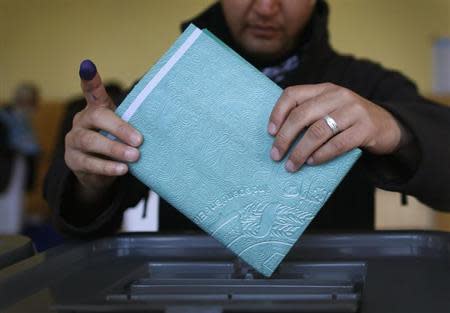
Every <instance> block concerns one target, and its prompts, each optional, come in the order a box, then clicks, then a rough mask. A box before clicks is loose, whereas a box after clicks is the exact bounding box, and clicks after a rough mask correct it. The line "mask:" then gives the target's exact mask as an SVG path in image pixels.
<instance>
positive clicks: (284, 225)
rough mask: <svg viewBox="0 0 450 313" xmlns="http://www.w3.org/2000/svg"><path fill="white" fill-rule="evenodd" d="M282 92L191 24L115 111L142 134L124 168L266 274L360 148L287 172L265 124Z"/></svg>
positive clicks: (214, 39)
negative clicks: (134, 156)
mask: <svg viewBox="0 0 450 313" xmlns="http://www.w3.org/2000/svg"><path fill="white" fill-rule="evenodd" d="M281 92H282V90H281V89H280V88H279V87H278V86H277V85H276V84H275V83H273V82H272V81H271V80H270V79H268V78H267V77H266V76H264V74H262V73H261V72H260V71H258V70H257V69H256V68H255V67H253V66H252V65H251V64H249V63H248V62H247V61H245V60H244V59H243V58H242V57H240V56H239V55H238V54H237V53H235V52H234V51H233V50H232V49H230V48H229V47H227V46H226V45H225V44H224V43H222V42H221V41H220V40H219V39H217V38H216V37H214V35H212V34H211V33H209V32H208V31H207V30H200V29H198V28H197V27H195V26H194V25H190V26H189V27H188V28H187V29H186V31H185V32H184V33H183V34H182V35H181V36H180V37H179V38H178V39H177V40H176V41H175V43H174V44H173V46H172V47H171V48H170V49H169V50H168V51H167V52H166V53H165V54H164V55H163V56H162V58H161V59H160V60H159V61H158V62H157V63H156V65H154V66H153V67H152V68H151V69H150V70H149V71H148V72H147V73H146V74H145V76H144V77H143V78H142V79H141V80H140V81H139V83H138V84H137V85H136V86H135V87H134V88H133V90H132V91H131V92H130V93H129V95H128V96H127V97H126V98H125V100H124V101H123V103H122V104H121V105H120V106H119V107H118V108H117V112H116V113H117V114H118V115H119V116H121V117H122V119H124V120H125V121H128V122H129V123H130V124H131V125H132V126H134V127H135V128H136V129H137V130H139V131H140V132H141V133H142V134H143V136H144V142H143V144H142V146H141V148H140V151H141V157H140V159H139V161H137V162H136V163H133V164H130V171H131V173H132V174H133V175H134V176H136V177H137V178H138V179H139V180H141V181H142V182H143V183H144V184H146V185H147V186H148V187H149V188H151V189H152V190H153V191H155V192H156V193H158V194H159V195H160V196H161V197H163V198H164V199H166V200H167V201H168V202H169V203H170V204H171V205H173V206H174V207H175V208H177V209H178V210H179V211H180V212H182V213H183V214H184V215H185V216H186V217H187V218H189V219H191V220H192V221H194V222H195V223H196V224H197V225H198V226H199V227H200V228H202V229H203V230H204V231H205V232H207V233H208V234H210V235H211V236H213V237H214V238H216V239H217V240H219V241H220V242H221V243H222V244H223V245H224V246H226V247H227V248H228V249H230V250H231V251H233V252H234V253H235V254H236V255H237V256H238V257H240V258H241V259H242V260H244V261H245V262H246V263H248V264H249V265H251V266H252V267H253V268H254V269H256V270H257V271H258V272H260V273H262V274H263V275H265V276H270V275H271V274H272V273H273V271H274V270H275V269H276V268H277V266H278V265H279V264H280V262H281V261H282V260H283V258H284V256H285V255H286V254H287V253H288V252H289V250H290V248H291V247H292V245H293V244H294V243H295V242H296V241H297V240H298V238H299V237H300V235H301V234H302V233H303V231H304V230H305V228H306V227H307V226H308V224H309V223H310V221H311V220H312V219H313V218H314V216H315V215H316V214H317V212H318V211H319V209H320V208H321V207H322V206H323V204H324V203H325V201H326V200H327V199H328V197H329V196H330V195H331V193H332V192H333V190H334V189H335V188H336V186H337V185H338V184H339V182H340V181H341V180H342V178H343V177H344V176H345V175H346V173H347V172H348V171H349V169H350V168H351V166H352V165H353V164H354V163H355V161H356V160H357V159H358V157H359V156H360V154H361V151H360V150H358V149H355V150H352V151H350V152H348V153H346V154H344V155H342V156H340V157H339V158H337V159H335V160H333V161H331V162H328V163H326V164H323V165H319V166H308V165H304V166H303V167H302V168H301V169H300V170H299V171H298V172H296V173H289V172H287V171H286V170H285V169H284V163H285V161H282V162H275V161H273V160H272V159H271V158H270V149H271V146H272V143H273V140H274V139H273V137H272V136H270V135H269V134H268V132H267V124H268V120H269V116H270V113H271V111H272V108H273V107H274V105H275V103H276V101H277V99H278V98H279V96H280V95H281Z"/></svg>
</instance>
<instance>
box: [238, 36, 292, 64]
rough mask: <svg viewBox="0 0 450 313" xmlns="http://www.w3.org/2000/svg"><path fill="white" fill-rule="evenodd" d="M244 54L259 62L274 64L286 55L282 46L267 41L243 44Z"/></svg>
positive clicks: (250, 41) (249, 41)
mask: <svg viewBox="0 0 450 313" xmlns="http://www.w3.org/2000/svg"><path fill="white" fill-rule="evenodd" d="M241 48H242V50H243V52H244V53H245V54H246V55H248V56H249V57H251V58H252V59H255V60H257V61H258V62H273V61H275V60H277V59H279V58H281V57H283V56H284V55H285V54H286V51H285V49H284V47H283V46H282V45H280V44H279V43H278V42H276V43H274V42H272V41H267V40H247V41H245V42H243V43H242V44H241Z"/></svg>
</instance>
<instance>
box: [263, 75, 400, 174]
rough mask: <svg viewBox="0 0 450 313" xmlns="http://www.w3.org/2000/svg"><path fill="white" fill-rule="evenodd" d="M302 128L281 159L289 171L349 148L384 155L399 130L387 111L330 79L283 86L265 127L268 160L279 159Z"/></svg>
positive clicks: (395, 141) (393, 146) (393, 147)
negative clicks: (268, 138) (333, 123)
mask: <svg viewBox="0 0 450 313" xmlns="http://www.w3.org/2000/svg"><path fill="white" fill-rule="evenodd" d="M327 115H328V116H330V117H331V118H332V119H334V120H335V121H336V124H337V127H338V129H339V132H338V133H337V134H335V135H334V134H333V131H332V129H331V127H330V126H328V124H327V123H326V121H325V119H324V117H325V116H327ZM305 128H307V129H306V132H305V133H304V136H303V137H302V138H301V140H300V141H299V143H298V144H297V146H295V147H294V148H293V150H292V152H291V154H290V155H289V158H288V161H287V162H286V169H287V170H288V171H290V172H295V171H297V170H298V169H299V168H300V167H301V166H302V165H303V164H304V163H305V162H306V163H307V164H310V165H313V164H320V163H323V162H326V161H328V160H331V159H333V158H335V157H337V156H339V155H341V154H343V153H344V152H347V151H349V150H351V149H353V148H355V147H361V148H363V149H365V150H367V151H369V152H370V153H373V154H390V153H393V152H395V151H396V150H397V149H398V147H399V146H400V143H401V142H403V140H404V138H403V137H404V134H405V130H404V129H403V127H402V126H401V125H400V124H399V123H398V121H397V120H396V119H395V118H394V117H393V116H392V115H391V114H390V113H389V112H388V111H386V110H385V109H383V108H382V107H380V106H378V105H376V104H374V103H372V102H370V101H368V100H366V99H364V98H362V97H360V96H359V95H357V94H356V93H354V92H352V91H350V90H348V89H346V88H343V87H340V86H336V85H333V84H330V83H325V84H317V85H302V86H293V87H289V88H287V89H285V90H284V92H283V94H282V95H281V97H280V99H279V100H278V102H277V103H276V105H275V107H274V109H273V111H272V114H271V116H270V120H269V126H268V131H269V133H270V134H271V135H273V136H275V141H274V143H273V147H272V150H271V157H272V159H273V160H276V161H279V160H281V159H282V158H283V157H284V156H285V154H286V153H287V151H288V149H289V147H290V146H291V145H292V144H293V142H294V140H295V139H296V137H297V136H298V135H299V133H300V132H301V131H302V130H304V129H305Z"/></svg>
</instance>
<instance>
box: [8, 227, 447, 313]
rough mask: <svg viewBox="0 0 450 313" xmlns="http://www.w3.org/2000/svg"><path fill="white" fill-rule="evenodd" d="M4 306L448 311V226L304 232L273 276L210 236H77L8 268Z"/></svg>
mask: <svg viewBox="0 0 450 313" xmlns="http://www.w3.org/2000/svg"><path fill="white" fill-rule="evenodd" d="M0 312H8V313H10V312H72V313H74V312H214V313H218V312H391V313H392V312H409V313H411V312H434V313H436V312H450V234H447V233H439V232H375V233H365V234H362V233H352V234H326V235H324V234H320V235H319V234H317V235H314V234H311V235H305V236H303V237H301V238H300V240H299V241H298V242H297V244H296V245H295V246H294V248H293V249H292V251H291V252H290V253H289V254H288V256H287V257H286V259H285V260H283V262H282V263H281V265H280V266H279V267H278V269H277V270H276V272H275V273H274V274H273V275H272V276H271V277H270V278H266V277H264V276H262V275H260V274H258V273H257V272H256V271H255V270H253V269H252V268H251V267H249V266H248V265H247V264H245V263H244V262H242V261H241V260H240V259H239V258H237V257H236V256H235V255H233V254H232V253H231V252H230V251H229V250H227V249H226V248H225V247H223V246H222V245H221V244H220V243H219V242H217V241H216V240H214V239H213V238H211V237H209V236H203V235H198V236H197V235H188V236H181V235H173V236H172V235H164V236H162V235H152V234H134V235H121V236H118V237H111V238H103V239H97V240H94V241H89V242H71V243H67V244H64V245H63V246H60V247H57V248H54V249H50V250H48V251H47V252H45V253H42V254H37V255H35V256H33V257H31V258H29V259H27V260H24V261H21V262H19V263H17V264H16V265H14V266H10V267H8V268H4V269H3V270H1V271H0Z"/></svg>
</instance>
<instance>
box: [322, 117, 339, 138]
mask: <svg viewBox="0 0 450 313" xmlns="http://www.w3.org/2000/svg"><path fill="white" fill-rule="evenodd" d="M323 119H324V121H325V123H327V125H328V127H330V129H331V132H332V133H333V136H334V135H336V134H337V133H339V132H340V130H339V126H338V124H337V123H336V121H335V120H334V118H332V117H331V116H329V115H325V117H324V118H323Z"/></svg>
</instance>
